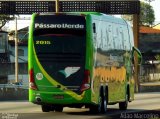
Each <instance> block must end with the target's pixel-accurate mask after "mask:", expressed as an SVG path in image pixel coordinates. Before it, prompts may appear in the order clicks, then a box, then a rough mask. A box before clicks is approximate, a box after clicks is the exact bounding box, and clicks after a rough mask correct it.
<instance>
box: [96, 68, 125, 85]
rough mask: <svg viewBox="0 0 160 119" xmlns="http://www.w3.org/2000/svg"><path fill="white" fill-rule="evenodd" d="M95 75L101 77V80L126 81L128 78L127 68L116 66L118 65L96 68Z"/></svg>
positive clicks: (102, 81)
mask: <svg viewBox="0 0 160 119" xmlns="http://www.w3.org/2000/svg"><path fill="white" fill-rule="evenodd" d="M94 77H100V79H101V80H100V82H101V83H104V82H109V81H113V80H116V81H120V82H123V81H125V78H126V69H125V68H124V67H121V68H116V67H111V69H110V68H105V67H103V68H100V67H99V68H96V69H95V72H94Z"/></svg>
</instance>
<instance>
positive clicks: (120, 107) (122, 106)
mask: <svg viewBox="0 0 160 119" xmlns="http://www.w3.org/2000/svg"><path fill="white" fill-rule="evenodd" d="M127 107H128V93H127V94H126V99H125V101H124V102H119V109H120V110H126V109H127Z"/></svg>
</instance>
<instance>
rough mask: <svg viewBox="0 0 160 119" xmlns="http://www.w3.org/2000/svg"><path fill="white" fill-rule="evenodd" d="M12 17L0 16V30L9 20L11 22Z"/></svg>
mask: <svg viewBox="0 0 160 119" xmlns="http://www.w3.org/2000/svg"><path fill="white" fill-rule="evenodd" d="M13 19H14V16H11V15H0V30H1V29H2V27H3V26H4V25H5V24H6V23H7V22H8V21H10V20H13Z"/></svg>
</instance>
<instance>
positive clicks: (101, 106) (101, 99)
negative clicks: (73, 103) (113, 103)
mask: <svg viewBox="0 0 160 119" xmlns="http://www.w3.org/2000/svg"><path fill="white" fill-rule="evenodd" d="M101 89H102V88H101ZM103 94H104V93H103V90H100V96H99V99H98V104H97V105H92V106H90V107H89V111H90V112H91V113H104V111H105V110H104V108H105V106H104V100H105V99H106V98H104V96H103Z"/></svg>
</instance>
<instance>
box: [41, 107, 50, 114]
mask: <svg viewBox="0 0 160 119" xmlns="http://www.w3.org/2000/svg"><path fill="white" fill-rule="evenodd" d="M41 108H42V111H43V112H49V111H50V110H51V106H49V105H41Z"/></svg>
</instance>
